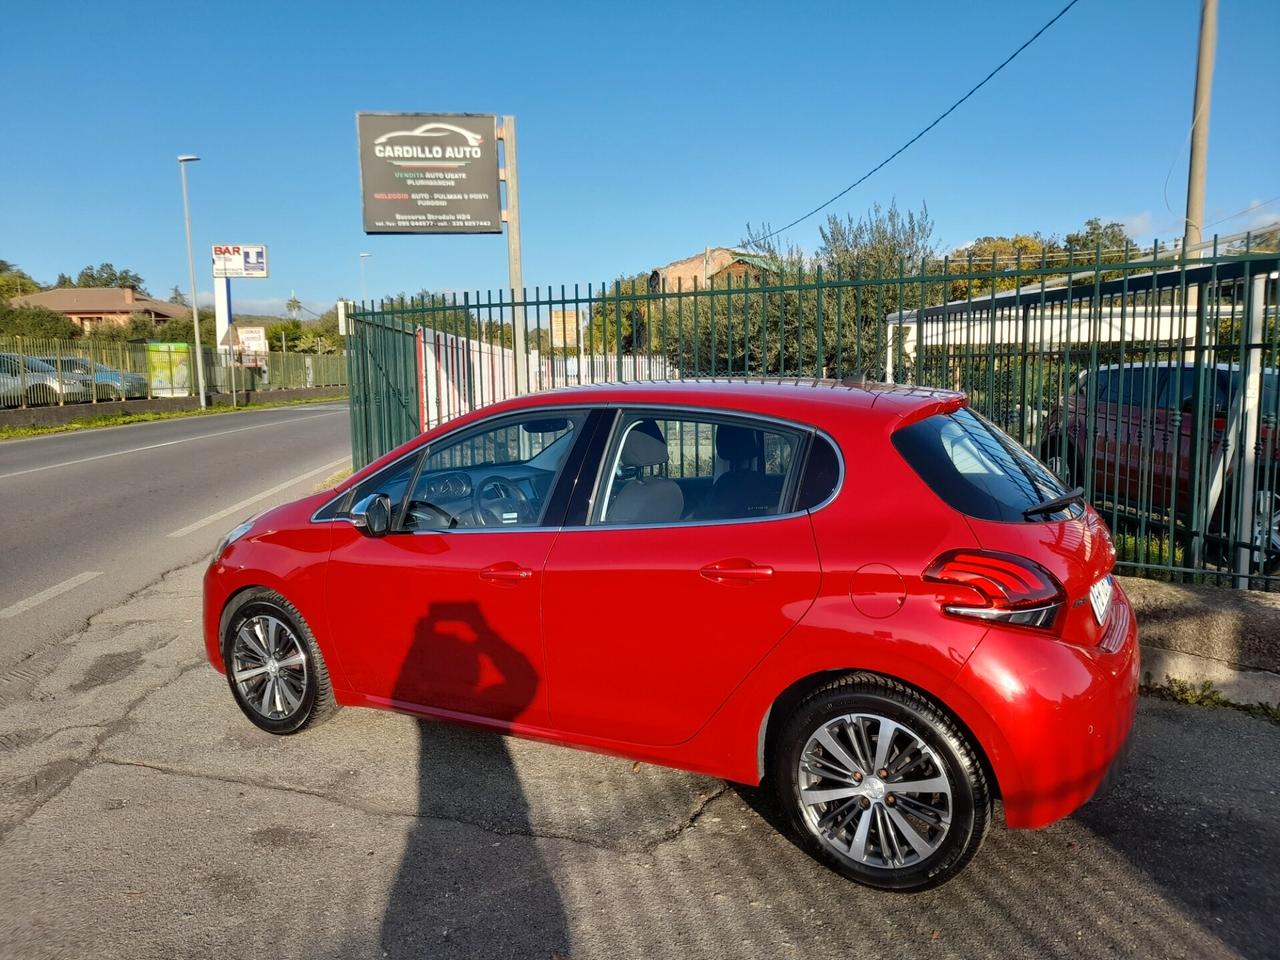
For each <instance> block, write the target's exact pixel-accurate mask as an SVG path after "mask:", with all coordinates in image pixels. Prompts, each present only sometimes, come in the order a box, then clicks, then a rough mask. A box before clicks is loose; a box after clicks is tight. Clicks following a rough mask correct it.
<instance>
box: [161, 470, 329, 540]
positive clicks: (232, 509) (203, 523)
mask: <svg viewBox="0 0 1280 960" xmlns="http://www.w3.org/2000/svg"><path fill="white" fill-rule="evenodd" d="M350 462H351V458H350V457H343V458H342V459H341V460H335V461H333V463H326V464H325V465H324V466H323V467H316V468H315V469H314V470H308V471H307V472H306V473H304V474H302V475H301V476H297V477H294V478H293V479H292V480H286V481H285V482H284V483H278V484H276V485H275V486H274V487H272V488H271V489H270V490H263V491H262V492H261V493H255V494H254V495H253V496H252V497H250V498H249V499H248V500H241V501H240V502H239V503H233V504H232V505H231V506H229V507H227V508H226V509H225V510H219V511H218V512H217V513H211V514H209V516H207V517H204V518H203V519H201V520H197V521H196V522H195V523H189V524H187V525H186V526H185V527H182V528H181V529H180V530H175V531H173V533H171V534H169V539H171V540H172V539H174V538H176V537H185V536H186V535H187V534H188V533H195V532H196V531H197V530H199V529H201V528H202V527H207V526H208V525H209V524H211V523H217V522H218V521H219V520H223V519H225V518H226V517H229V516H231V515H232V514H233V513H239V512H240V511H242V510H244V509H245V508H246V507H251V506H253V505H254V504H255V503H257V502H258V501H260V500H265V499H267V497H271V496H274V495H275V494H277V493H279V492H280V491H282V490H288V489H289V488H290V487H292V486H295V485H296V484H299V483H301V482H302V481H303V480H310V479H311V478H312V477H314V476H315V475H316V474H318V473H332V472H333V471H334V470H337V469H338V468H339V467H340V466H342V465H343V464H345V463H350Z"/></svg>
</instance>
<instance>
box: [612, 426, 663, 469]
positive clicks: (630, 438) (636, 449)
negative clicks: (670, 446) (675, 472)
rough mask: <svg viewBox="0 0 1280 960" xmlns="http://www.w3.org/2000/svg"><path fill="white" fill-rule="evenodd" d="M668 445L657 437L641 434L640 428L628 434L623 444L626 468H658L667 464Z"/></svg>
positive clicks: (623, 462)
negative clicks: (662, 464) (659, 465)
mask: <svg viewBox="0 0 1280 960" xmlns="http://www.w3.org/2000/svg"><path fill="white" fill-rule="evenodd" d="M667 459H668V457H667V445H666V443H665V442H663V441H662V440H659V439H658V438H657V437H654V436H651V435H649V434H647V433H641V432H640V430H639V429H638V428H636V429H633V430H632V431H631V432H630V433H628V434H627V439H626V442H625V443H623V444H622V465H623V466H624V467H656V466H657V465H658V464H660V463H666V462H667Z"/></svg>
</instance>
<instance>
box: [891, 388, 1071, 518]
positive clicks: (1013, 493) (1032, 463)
mask: <svg viewBox="0 0 1280 960" xmlns="http://www.w3.org/2000/svg"><path fill="white" fill-rule="evenodd" d="M893 445H894V446H895V447H896V448H897V450H898V452H899V453H900V454H902V457H903V458H904V459H905V460H906V461H907V463H909V464H910V465H911V468H912V469H913V470H915V472H916V473H917V474H919V476H920V479H922V480H923V481H924V482H925V483H927V484H928V485H929V487H930V489H932V490H933V492H934V493H936V494H937V495H938V496H939V497H941V498H942V499H943V500H944V501H945V502H946V503H947V504H948V505H950V506H951V507H953V508H954V509H956V510H959V511H960V512H961V513H963V514H966V515H968V516H970V517H974V518H975V519H978V520H999V521H1004V522H1009V523H1028V522H1032V523H1036V522H1043V521H1044V520H1067V519H1071V518H1073V517H1078V516H1079V515H1080V513H1081V512H1082V508H1081V507H1080V505H1079V504H1078V503H1073V504H1070V505H1068V506H1065V507H1063V508H1062V509H1061V510H1057V511H1053V512H1049V513H1043V514H1033V515H1031V516H1030V517H1028V516H1026V513H1025V512H1026V511H1027V510H1030V509H1031V508H1033V507H1035V506H1037V505H1038V504H1041V503H1044V502H1045V501H1046V500H1053V499H1055V498H1057V497H1062V496H1066V494H1067V493H1068V491H1067V489H1066V488H1065V487H1064V486H1063V485H1062V483H1061V482H1060V481H1059V480H1058V478H1057V477H1055V476H1054V475H1053V474H1052V473H1050V472H1049V470H1048V469H1047V468H1046V467H1045V466H1044V465H1043V464H1041V463H1040V461H1038V460H1036V459H1035V457H1033V456H1031V454H1029V453H1027V451H1026V450H1024V449H1023V448H1022V447H1021V446H1019V445H1018V444H1017V443H1016V442H1015V441H1014V440H1013V439H1011V438H1010V437H1009V436H1008V435H1006V434H1005V433H1004V431H1002V430H1001V429H1000V428H999V427H997V426H996V425H995V424H993V423H991V422H990V421H988V420H986V419H984V418H982V417H980V416H979V415H978V414H976V413H974V412H973V411H972V410H969V409H968V408H961V409H960V410H955V411H953V412H951V413H943V414H937V415H935V416H932V417H928V418H926V419H924V420H921V421H920V422H918V423H913V424H911V425H910V426H907V427H904V428H903V429H901V430H899V431H898V432H897V433H895V434H894V435H893Z"/></svg>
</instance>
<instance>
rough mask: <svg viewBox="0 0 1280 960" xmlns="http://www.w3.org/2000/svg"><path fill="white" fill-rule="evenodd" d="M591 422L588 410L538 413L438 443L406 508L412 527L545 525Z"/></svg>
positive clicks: (408, 525) (407, 521)
mask: <svg viewBox="0 0 1280 960" xmlns="http://www.w3.org/2000/svg"><path fill="white" fill-rule="evenodd" d="M586 419H587V414H586V411H583V410H573V411H559V410H554V411H537V412H531V413H525V414H520V415H517V416H514V417H504V418H502V420H501V421H500V422H498V423H496V424H495V423H494V422H492V421H490V422H489V423H488V424H482V425H480V426H478V427H475V428H472V429H470V430H467V431H464V432H462V433H460V434H458V435H456V436H450V437H446V438H445V439H444V440H441V441H438V442H436V443H433V444H431V445H430V446H429V447H428V448H427V454H426V458H425V459H424V460H423V463H422V469H421V471H420V472H419V473H418V475H417V477H416V478H415V479H414V481H413V488H412V490H411V491H410V493H409V498H408V500H407V501H406V503H405V505H404V527H405V528H406V529H409V530H453V529H458V528H468V527H494V528H508V527H531V526H538V525H539V524H541V523H542V522H543V520H544V516H543V515H544V513H545V511H546V507H547V501H548V500H549V499H550V496H551V491H552V488H553V487H554V486H555V483H556V480H557V479H558V478H559V476H560V471H561V469H562V467H563V466H564V463H565V461H566V459H567V458H568V455H569V451H570V449H571V448H572V447H573V444H574V441H575V440H577V438H578V436H579V435H580V433H581V429H582V425H583V423H585V422H586Z"/></svg>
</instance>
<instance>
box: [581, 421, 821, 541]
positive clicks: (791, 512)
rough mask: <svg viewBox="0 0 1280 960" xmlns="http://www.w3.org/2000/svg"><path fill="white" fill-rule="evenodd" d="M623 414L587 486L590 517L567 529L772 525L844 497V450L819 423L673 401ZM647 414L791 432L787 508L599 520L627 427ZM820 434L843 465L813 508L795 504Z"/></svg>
mask: <svg viewBox="0 0 1280 960" xmlns="http://www.w3.org/2000/svg"><path fill="white" fill-rule="evenodd" d="M617 413H618V415H617V416H616V417H615V418H614V421H613V423H612V425H611V428H610V431H609V436H608V442H607V443H606V444H604V446H603V450H602V451H601V454H600V457H599V461H598V463H597V464H596V465H595V469H596V477H595V482H594V483H593V484H591V485H590V486H589V487H588V488H587V489H588V490H589V491H590V496H589V498H588V499H587V502H586V510H585V517H584V519H583V522H582V525H580V526H575V527H570V526H566V527H565V529H566V530H571V529H579V530H582V529H585V530H637V529H656V528H660V527H661V528H668V527H710V526H722V525H724V524H741V523H768V522H771V521H776V520H786V519H789V518H792V517H797V516H800V515H802V514H805V513H815V512H817V511H818V510H821V509H822V508H824V507H825V506H827V505H828V504H829V503H831V502H832V501H833V500H835V498H836V497H837V496H838V495H839V493H840V490H841V488H842V487H843V485H844V477H845V462H844V454H843V452H842V451H841V449H840V445H839V444H838V443H836V442H835V440H834V439H833V438H832V437H831V436H830V435H829V434H827V433H826V432H825V431H823V430H820V429H818V428H817V427H814V426H811V425H808V424H800V423H794V422H792V421H790V420H783V419H781V418H779V417H771V416H768V415H766V414H759V413H749V412H745V411H740V410H725V409H722V408H719V407H694V406H683V405H668V404H627V405H625V406H624V405H619V406H618V410H617ZM637 414H644V415H647V416H649V417H651V418H652V419H655V420H664V419H665V420H679V419H685V418H698V419H702V420H708V421H711V422H713V423H717V424H719V423H727V424H730V425H741V426H748V427H756V428H758V429H759V428H764V429H768V428H773V429H774V430H776V431H779V432H783V431H785V432H787V433H791V434H795V435H796V436H797V438H798V440H799V442H798V444H797V447H796V450H795V452H794V453H793V454H792V464H791V467H790V469H789V471H788V476H787V478H786V480H785V483H784V491H783V494H782V495H781V496H780V497H779V502H780V503H782V504H785V507H782V508H780V509H779V512H778V513H776V514H770V515H768V516H763V517H729V518H720V519H701V520H699V519H696V518H691V519H687V520H670V521H665V522H658V523H605V522H601V521H600V520H599V505H600V498H601V497H602V496H603V495H604V493H605V492H606V489H607V487H608V484H609V482H610V479H611V478H610V473H611V472H612V471H613V470H614V469H616V468H615V466H614V465H615V464H616V462H617V459H618V455H619V453H620V450H621V442H622V434H623V432H625V430H626V429H627V427H628V426H629V425H630V424H632V423H634V422H635V419H636V417H635V415H637ZM816 435H820V436H821V437H822V439H824V440H825V441H826V442H827V443H828V444H830V445H831V448H832V449H833V450H834V451H835V454H836V461H837V463H838V465H839V468H838V472H837V478H836V482H835V485H834V486H833V487H832V489H831V493H830V494H829V495H828V496H827V497H826V498H825V499H824V500H823V501H822V502H821V503H818V504H816V505H814V506H812V507H808V508H800V509H797V508H796V499H797V497H798V495H799V492H800V479H801V477H802V476H803V474H804V471H805V470H806V469H807V468H808V465H809V451H810V450H811V449H812V447H813V438H814V436H816Z"/></svg>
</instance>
